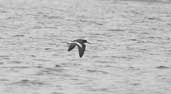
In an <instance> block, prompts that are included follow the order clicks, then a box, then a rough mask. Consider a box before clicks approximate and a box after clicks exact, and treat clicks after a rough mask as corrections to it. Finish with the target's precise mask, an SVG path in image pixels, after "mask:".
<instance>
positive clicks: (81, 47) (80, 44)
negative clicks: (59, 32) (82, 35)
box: [68, 39, 89, 58]
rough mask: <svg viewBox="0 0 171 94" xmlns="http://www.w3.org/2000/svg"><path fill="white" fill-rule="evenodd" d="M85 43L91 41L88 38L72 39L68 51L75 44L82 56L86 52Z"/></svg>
mask: <svg viewBox="0 0 171 94" xmlns="http://www.w3.org/2000/svg"><path fill="white" fill-rule="evenodd" d="M85 43H89V42H88V41H87V40H84V39H77V40H73V41H71V43H69V48H68V51H71V50H72V49H74V48H75V46H77V47H78V51H79V56H80V58H81V57H82V56H83V54H84V51H85V49H86V45H85Z"/></svg>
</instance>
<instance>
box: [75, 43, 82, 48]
mask: <svg viewBox="0 0 171 94" xmlns="http://www.w3.org/2000/svg"><path fill="white" fill-rule="evenodd" d="M72 43H76V44H77V45H78V46H80V47H81V48H82V47H83V46H82V45H81V44H80V43H79V42H72Z"/></svg>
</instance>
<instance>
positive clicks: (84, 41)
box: [74, 39, 90, 44]
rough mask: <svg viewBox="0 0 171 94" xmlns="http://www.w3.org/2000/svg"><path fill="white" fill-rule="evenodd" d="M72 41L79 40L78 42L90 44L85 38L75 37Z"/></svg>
mask: <svg viewBox="0 0 171 94" xmlns="http://www.w3.org/2000/svg"><path fill="white" fill-rule="evenodd" d="M74 41H76V42H79V43H88V44H90V42H88V41H87V40H85V39H77V40H74Z"/></svg>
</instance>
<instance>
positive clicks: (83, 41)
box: [82, 39, 90, 44]
mask: <svg viewBox="0 0 171 94" xmlns="http://www.w3.org/2000/svg"><path fill="white" fill-rule="evenodd" d="M82 43H88V44H90V42H88V41H87V40H84V39H83V40H82Z"/></svg>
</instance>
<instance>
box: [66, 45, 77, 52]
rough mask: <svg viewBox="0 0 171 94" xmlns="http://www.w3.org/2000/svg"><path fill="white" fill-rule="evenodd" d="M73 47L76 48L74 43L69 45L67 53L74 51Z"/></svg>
mask: <svg viewBox="0 0 171 94" xmlns="http://www.w3.org/2000/svg"><path fill="white" fill-rule="evenodd" d="M75 46H76V43H70V44H69V48H68V51H71V50H72V49H74V47H75Z"/></svg>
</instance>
